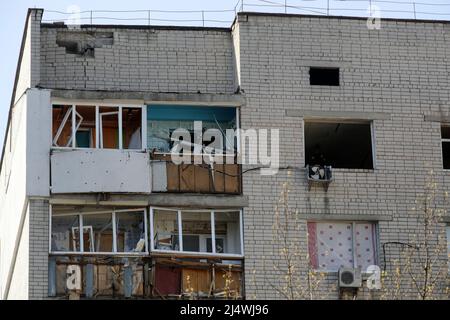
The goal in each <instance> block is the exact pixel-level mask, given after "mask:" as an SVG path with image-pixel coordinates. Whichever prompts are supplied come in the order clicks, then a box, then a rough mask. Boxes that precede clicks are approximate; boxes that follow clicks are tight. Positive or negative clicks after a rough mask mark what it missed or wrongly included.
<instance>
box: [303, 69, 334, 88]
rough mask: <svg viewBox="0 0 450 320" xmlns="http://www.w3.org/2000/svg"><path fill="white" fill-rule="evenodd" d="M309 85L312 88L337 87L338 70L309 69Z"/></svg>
mask: <svg viewBox="0 0 450 320" xmlns="http://www.w3.org/2000/svg"><path fill="white" fill-rule="evenodd" d="M309 83H310V85H312V86H339V68H317V67H311V68H310V69H309Z"/></svg>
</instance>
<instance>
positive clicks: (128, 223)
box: [115, 211, 147, 252]
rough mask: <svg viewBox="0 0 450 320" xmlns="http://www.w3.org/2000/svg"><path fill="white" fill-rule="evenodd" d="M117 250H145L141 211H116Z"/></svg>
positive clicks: (143, 215)
mask: <svg viewBox="0 0 450 320" xmlns="http://www.w3.org/2000/svg"><path fill="white" fill-rule="evenodd" d="M115 219H116V230H117V252H142V251H147V248H146V246H145V244H146V241H145V239H146V237H145V214H144V212H143V211H125V212H116V215H115Z"/></svg>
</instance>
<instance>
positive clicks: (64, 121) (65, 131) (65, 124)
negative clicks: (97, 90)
mask: <svg viewBox="0 0 450 320" xmlns="http://www.w3.org/2000/svg"><path fill="white" fill-rule="evenodd" d="M52 113H53V126H52V131H53V146H56V147H71V146H72V117H73V113H74V112H73V106H68V105H54V106H53V109H52Z"/></svg>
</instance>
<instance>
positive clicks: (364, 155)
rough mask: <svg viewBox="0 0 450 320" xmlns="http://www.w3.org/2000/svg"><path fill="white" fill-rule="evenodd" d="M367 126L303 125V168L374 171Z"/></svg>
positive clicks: (365, 124)
mask: <svg viewBox="0 0 450 320" xmlns="http://www.w3.org/2000/svg"><path fill="white" fill-rule="evenodd" d="M372 152H373V151H372V133H371V126H370V123H337V122H336V123H334V122H328V123H325V122H306V123H305V159H306V164H307V165H310V166H313V165H320V166H325V165H328V166H331V167H333V168H346V169H373V154H372Z"/></svg>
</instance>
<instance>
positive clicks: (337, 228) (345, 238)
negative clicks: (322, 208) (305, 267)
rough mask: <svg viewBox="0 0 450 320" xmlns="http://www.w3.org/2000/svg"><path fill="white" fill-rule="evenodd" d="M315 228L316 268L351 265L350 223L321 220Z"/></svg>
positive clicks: (332, 268) (334, 268) (337, 268)
mask: <svg viewBox="0 0 450 320" xmlns="http://www.w3.org/2000/svg"><path fill="white" fill-rule="evenodd" d="M316 229H317V230H316V234H317V244H316V245H317V258H318V269H319V270H327V271H337V270H339V268H340V267H353V253H352V224H351V223H326V222H323V223H322V222H321V223H317V228H316Z"/></svg>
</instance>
